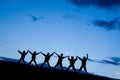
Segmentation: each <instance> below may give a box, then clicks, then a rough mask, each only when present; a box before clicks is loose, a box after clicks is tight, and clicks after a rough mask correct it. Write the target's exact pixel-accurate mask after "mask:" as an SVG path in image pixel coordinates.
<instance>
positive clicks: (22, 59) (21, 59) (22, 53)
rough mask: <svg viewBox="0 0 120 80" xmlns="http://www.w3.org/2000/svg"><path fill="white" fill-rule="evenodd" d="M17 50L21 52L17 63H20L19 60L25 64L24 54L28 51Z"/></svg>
mask: <svg viewBox="0 0 120 80" xmlns="http://www.w3.org/2000/svg"><path fill="white" fill-rule="evenodd" d="M18 52H19V53H20V54H21V57H20V59H19V61H18V63H20V62H21V61H23V63H24V64H26V63H25V56H26V55H27V54H28V51H27V52H26V51H25V50H24V51H23V52H21V51H19V50H18Z"/></svg>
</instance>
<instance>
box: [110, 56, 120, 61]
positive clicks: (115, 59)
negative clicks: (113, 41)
mask: <svg viewBox="0 0 120 80" xmlns="http://www.w3.org/2000/svg"><path fill="white" fill-rule="evenodd" d="M108 58H109V59H111V60H112V61H114V62H120V57H108Z"/></svg>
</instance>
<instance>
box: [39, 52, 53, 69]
mask: <svg viewBox="0 0 120 80" xmlns="http://www.w3.org/2000/svg"><path fill="white" fill-rule="evenodd" d="M40 53H41V54H42V55H43V56H44V57H45V59H44V62H43V63H42V64H41V67H42V66H43V65H44V64H45V63H47V64H48V66H49V68H51V67H50V63H49V60H50V58H51V56H52V55H53V54H54V53H52V54H50V53H49V52H48V53H47V54H44V53H42V52H40Z"/></svg>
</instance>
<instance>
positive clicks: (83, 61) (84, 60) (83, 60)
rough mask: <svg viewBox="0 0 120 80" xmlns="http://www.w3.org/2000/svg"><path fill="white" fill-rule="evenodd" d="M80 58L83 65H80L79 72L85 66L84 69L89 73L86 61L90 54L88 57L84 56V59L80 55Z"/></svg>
mask: <svg viewBox="0 0 120 80" xmlns="http://www.w3.org/2000/svg"><path fill="white" fill-rule="evenodd" d="M77 57H78V56H77ZM78 59H79V60H81V61H82V63H81V67H80V69H79V70H78V72H79V71H81V70H82V68H84V71H85V72H86V74H87V69H86V62H87V59H88V54H86V57H85V56H84V57H83V59H81V58H80V57H78Z"/></svg>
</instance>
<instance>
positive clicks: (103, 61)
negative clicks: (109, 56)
mask: <svg viewBox="0 0 120 80" xmlns="http://www.w3.org/2000/svg"><path fill="white" fill-rule="evenodd" d="M99 63H104V64H112V65H115V66H120V63H118V62H114V61H109V60H101V61H99Z"/></svg>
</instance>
